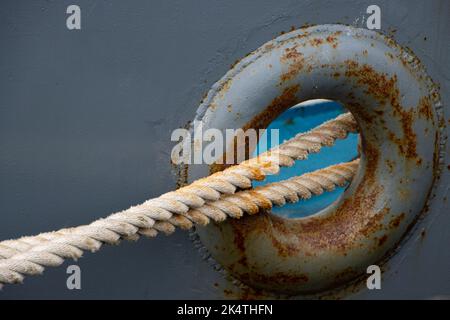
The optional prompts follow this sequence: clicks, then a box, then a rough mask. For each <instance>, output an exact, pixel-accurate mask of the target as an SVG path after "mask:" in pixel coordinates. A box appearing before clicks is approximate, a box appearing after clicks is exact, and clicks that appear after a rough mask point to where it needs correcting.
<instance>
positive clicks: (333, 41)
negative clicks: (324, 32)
mask: <svg viewBox="0 0 450 320" xmlns="http://www.w3.org/2000/svg"><path fill="white" fill-rule="evenodd" d="M325 40H326V41H327V42H328V43H329V44H330V45H331V46H332V47H333V48H334V49H336V48H337V46H338V40H337V37H336V35H335V34H333V35H330V36H328V37H327V38H326V39H325Z"/></svg>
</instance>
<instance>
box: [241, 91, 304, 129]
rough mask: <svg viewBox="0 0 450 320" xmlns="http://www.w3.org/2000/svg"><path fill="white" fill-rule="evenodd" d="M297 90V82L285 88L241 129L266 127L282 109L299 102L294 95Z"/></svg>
mask: <svg viewBox="0 0 450 320" xmlns="http://www.w3.org/2000/svg"><path fill="white" fill-rule="evenodd" d="M299 90H300V85H298V84H296V85H293V86H290V87H287V88H285V89H284V90H283V92H282V93H281V95H280V96H278V97H276V98H275V99H273V100H272V102H271V103H270V104H269V105H268V106H267V107H266V108H265V109H264V110H263V111H262V112H260V113H259V114H257V115H256V116H255V117H254V118H253V119H252V120H250V121H249V122H248V123H246V124H245V125H244V126H243V127H242V129H243V130H247V129H249V128H253V129H264V128H266V127H267V126H268V125H269V124H270V123H271V122H272V121H273V120H274V119H275V118H276V117H277V116H278V115H279V114H280V113H281V112H282V111H284V110H286V109H287V108H289V107H292V106H293V105H295V104H297V103H298V102H300V101H299V99H298V98H297V96H296V94H297V92H298V91H299Z"/></svg>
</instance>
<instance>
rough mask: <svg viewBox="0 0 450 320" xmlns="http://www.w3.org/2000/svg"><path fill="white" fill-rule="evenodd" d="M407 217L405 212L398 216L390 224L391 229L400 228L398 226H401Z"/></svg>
mask: <svg viewBox="0 0 450 320" xmlns="http://www.w3.org/2000/svg"><path fill="white" fill-rule="evenodd" d="M405 216H406V214H405V213H404V212H402V213H401V214H400V215H398V216H396V217H395V218H394V219H392V220H391V221H390V222H389V228H390V229H395V228H398V226H399V225H400V223H401V222H402V220H403V219H405Z"/></svg>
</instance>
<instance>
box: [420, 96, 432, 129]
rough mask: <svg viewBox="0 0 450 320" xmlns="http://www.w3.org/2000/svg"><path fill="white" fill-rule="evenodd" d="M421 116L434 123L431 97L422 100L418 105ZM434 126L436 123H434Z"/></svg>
mask: <svg viewBox="0 0 450 320" xmlns="http://www.w3.org/2000/svg"><path fill="white" fill-rule="evenodd" d="M418 111H419V116H422V117H423V118H425V119H427V120H432V121H433V108H432V107H431V101H430V98H429V97H422V98H420V101H419V105H418ZM433 124H434V121H433Z"/></svg>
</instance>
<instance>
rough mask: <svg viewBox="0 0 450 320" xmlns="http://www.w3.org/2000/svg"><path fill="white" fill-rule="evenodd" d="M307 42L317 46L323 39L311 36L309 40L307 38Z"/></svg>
mask: <svg viewBox="0 0 450 320" xmlns="http://www.w3.org/2000/svg"><path fill="white" fill-rule="evenodd" d="M309 43H310V44H311V45H312V46H313V47H318V46H320V45H321V44H323V39H321V38H313V39H311V40H309Z"/></svg>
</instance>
